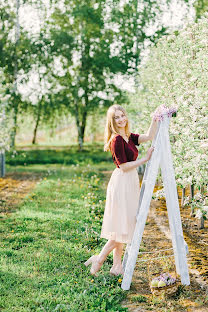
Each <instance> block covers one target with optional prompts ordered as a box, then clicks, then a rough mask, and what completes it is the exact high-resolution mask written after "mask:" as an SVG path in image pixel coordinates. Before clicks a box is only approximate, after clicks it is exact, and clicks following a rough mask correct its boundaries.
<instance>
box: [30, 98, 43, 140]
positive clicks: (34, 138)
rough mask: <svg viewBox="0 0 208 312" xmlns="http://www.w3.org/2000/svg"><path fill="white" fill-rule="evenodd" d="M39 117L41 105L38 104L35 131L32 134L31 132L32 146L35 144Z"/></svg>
mask: <svg viewBox="0 0 208 312" xmlns="http://www.w3.org/2000/svg"><path fill="white" fill-rule="evenodd" d="M40 115H41V103H39V105H38V116H37V120H36V125H35V129H34V132H33V140H32V144H36V138H37V130H38V125H39V122H40Z"/></svg>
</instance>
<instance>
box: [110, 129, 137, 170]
mask: <svg viewBox="0 0 208 312" xmlns="http://www.w3.org/2000/svg"><path fill="white" fill-rule="evenodd" d="M138 138H139V134H134V133H131V134H130V136H129V141H128V143H127V142H126V140H124V138H123V137H122V136H121V135H119V134H117V135H116V136H115V137H114V138H113V139H112V141H111V146H110V149H111V154H112V158H113V162H114V163H115V165H116V166H117V167H118V168H119V165H120V164H123V163H125V162H128V161H133V160H136V159H137V157H138V150H137V148H136V146H135V145H138V146H139V143H138Z"/></svg>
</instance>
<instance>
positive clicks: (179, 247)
mask: <svg viewBox="0 0 208 312" xmlns="http://www.w3.org/2000/svg"><path fill="white" fill-rule="evenodd" d="M160 145H161V171H162V179H163V183H164V189H165V197H166V204H167V210H168V218H169V225H170V230H171V237H172V243H173V250H174V257H175V263H176V271H177V273H178V274H180V276H181V282H182V284H184V285H189V284H190V279H189V273H188V266H187V259H186V246H185V243H184V238H183V230H182V224H181V217H180V209H179V203H178V196H177V188H176V182H175V174H174V168H173V161H172V155H171V146H170V140H169V133H168V128H167V127H164V129H163V137H162V139H161V142H160Z"/></svg>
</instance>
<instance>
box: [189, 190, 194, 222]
mask: <svg viewBox="0 0 208 312" xmlns="http://www.w3.org/2000/svg"><path fill="white" fill-rule="evenodd" d="M190 198H191V201H192V199H193V198H194V184H191V185H190ZM190 216H191V217H192V216H194V205H191V214H190Z"/></svg>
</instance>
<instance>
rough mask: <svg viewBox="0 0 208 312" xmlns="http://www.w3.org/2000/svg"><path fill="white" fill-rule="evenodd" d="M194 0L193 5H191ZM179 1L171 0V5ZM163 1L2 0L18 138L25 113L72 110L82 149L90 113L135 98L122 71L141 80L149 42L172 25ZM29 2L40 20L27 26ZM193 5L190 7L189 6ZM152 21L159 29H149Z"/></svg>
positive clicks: (10, 104)
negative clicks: (120, 79)
mask: <svg viewBox="0 0 208 312" xmlns="http://www.w3.org/2000/svg"><path fill="white" fill-rule="evenodd" d="M178 1H179V2H182V3H184V2H185V3H187V12H188V8H189V7H190V5H191V4H190V5H189V2H188V1H187V0H186V1H185V0H178ZM170 3H171V1H169V0H167V6H168V5H169V4H170ZM162 4H163V1H161V2H160V1H156V0H153V1H145V0H142V1H139V0H129V1H121V0H114V1H112V0H99V1H95V0H80V1H75V0H59V1H57V0H53V1H46V0H38V1H37V0H12V1H1V8H0V14H1V22H0V23H1V28H2V33H1V38H0V68H1V72H2V74H3V81H2V91H3V92H2V94H1V97H2V96H5V94H7V112H9V113H10V114H11V115H12V119H13V129H12V132H11V135H10V138H11V144H12V145H13V146H14V143H15V135H16V131H17V120H18V119H17V117H18V114H22V113H23V112H25V111H27V112H30V113H31V114H32V115H33V116H34V120H35V126H34V138H33V143H35V141H36V134H37V129H38V126H39V125H40V123H41V122H42V123H44V122H51V123H52V122H54V121H55V119H56V116H59V117H60V116H61V115H63V114H69V113H70V114H72V116H74V117H75V119H76V125H77V130H78V141H79V147H80V149H82V146H83V140H84V133H85V127H86V122H87V116H88V115H89V114H91V113H96V111H97V110H98V109H99V110H100V111H101V112H102V111H103V112H104V111H105V110H106V108H107V107H108V106H109V105H111V104H112V103H115V102H117V103H121V102H122V103H123V102H124V101H127V95H126V93H125V92H124V91H122V90H121V89H120V88H119V87H118V84H117V83H116V79H115V78H116V77H117V75H118V74H121V75H125V76H126V77H132V76H133V77H134V79H135V83H136V84H138V83H139V79H138V68H139V67H138V65H139V64H140V62H141V59H142V53H143V52H144V49H145V48H146V47H147V46H148V45H151V44H155V43H156V42H157V41H158V40H159V39H160V38H161V37H162V36H164V35H166V34H167V33H168V32H169V31H170V29H169V28H168V27H166V26H164V25H163V24H162V23H161V22H160V19H161V16H162ZM24 9H30V10H33V11H34V13H36V15H37V16H38V19H39V21H40V23H39V24H40V26H38V27H37V30H36V31H35V30H34V29H33V30H32V31H31V30H30V29H28V28H26V27H24V25H23V23H22V22H21V16H22V12H23V10H24ZM187 12H185V14H187ZM150 26H152V31H151V32H150V31H149V28H150Z"/></svg>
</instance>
